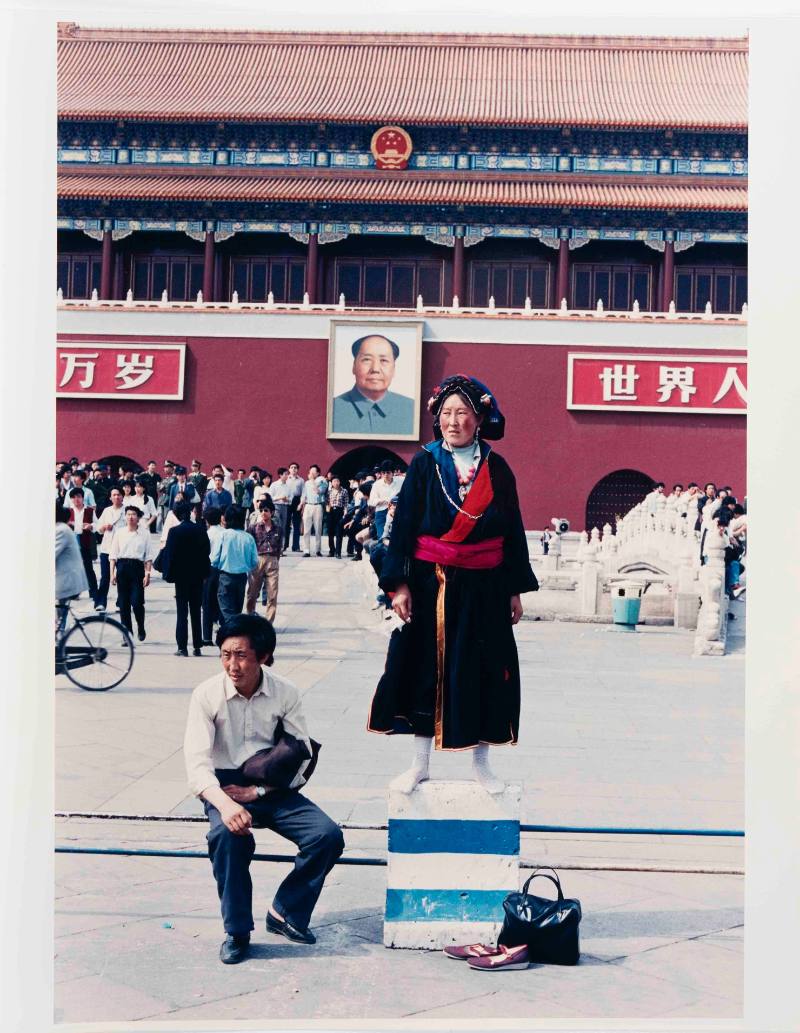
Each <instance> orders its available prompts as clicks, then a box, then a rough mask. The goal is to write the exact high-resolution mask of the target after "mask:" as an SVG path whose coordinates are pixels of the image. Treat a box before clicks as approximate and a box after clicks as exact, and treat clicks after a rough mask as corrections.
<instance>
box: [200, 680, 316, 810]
mask: <svg viewBox="0 0 800 1033" xmlns="http://www.w3.org/2000/svg"><path fill="white" fill-rule="evenodd" d="M261 676H262V680H261V685H260V686H259V688H258V689H256V691H255V692H254V693H253V695H252V696H251V697H250V699H246V698H245V697H244V696H242V695H240V694H239V692H237V690H236V686H235V685H234V684H233V682H232V681H231V680H230V678H229V677H228V676H227V674H225V672H224V671H220V672H219V673H218V674H215V675H214V676H213V678H209V679H208V680H207V681H204V682H202V683H201V684H200V685H198V686H197V688H196V689H195V690H194V692H193V693H192V698H191V701H190V703H189V716H188V719H187V721H186V734H185V736H184V740H183V757H184V761H185V763H186V776H187V779H188V782H189V788H190V790H191V791H192V792H193V793H194V794H195V796H200V794H201V793H203V792H204V791H205V790H206V789H209V788H210V787H211V786H218V785H219V780H218V778H217V776H216V775H215V774H214V769H215V768H226V769H233V768H238V767H241V766H242V764H244V762H245V761H246V760H249V758H250V757H252V756H253V754H255V753H258V751H259V750H263V749H266V748H267V747H268V746H272V745H274V736H275V725H276V724H277V721H278V718H279V717H280V718H281V719H282V721H283V727H284V730H285V731H287V732H288V733H289V735H293V736H294V737H295V739H301V740H302V741H303V742H304V743H305V745H306V749H307V750H308V752H309V756H310V754H311V742H310V740H309V737H308V729H307V728H306V722H305V718H304V717H303V712H302V709H301V706H300V693H299V692H298V690H297V687H296V686H295V685H293V684H292V683H291V682H290V681H287V680H286V679H285V678H281V677H280V676H279V675H277V674H272V673H271V672H270V671H269V669H268V668H266V667H262V668H261ZM307 766H308V761H305V762H304V763H303V764H302V765H301V766H300V770H299V771H298V773H297V774H296V775H295V777H294V778H293V779H292V782H291V786H290V788H292V789H296V788H297V787H298V786H301V785H302V784H303V783H304V782H305V779H304V778H303V774H302V772H303V771H305V769H306V767H307Z"/></svg>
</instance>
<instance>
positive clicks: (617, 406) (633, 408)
mask: <svg viewBox="0 0 800 1033" xmlns="http://www.w3.org/2000/svg"><path fill="white" fill-rule="evenodd" d="M636 358H639V359H641V360H642V361H646V362H672V363H673V364H674V363H675V362H676V361H677V362H682V363H686V364H689V363H691V364H695V363H698V362H730V363H733V364H734V365H737V366H741V365H742V364H744V365H747V355H743V356H742V355H739V356H735V355H674V354H673V355H641V356H640V355H637V353H635V352H600V353H598V352H570V353H569V354H568V355H567V409H571V410H573V411H575V412H661V413H680V414H681V415H688V416H691V415H705V416H709V415H711V416H747V414H748V410H747V408H746V407H745V408H744V409H694V408H691V409H690V408H684V409H678V408H674V407H669V408H667V407H665V406H654V405H625V404H624V403H614V402H609V403H608V404H607V405H579V404H577V403H575V402H573V400H572V388H573V374H572V370H573V362H574V360H575V359H628V360H632V359H636Z"/></svg>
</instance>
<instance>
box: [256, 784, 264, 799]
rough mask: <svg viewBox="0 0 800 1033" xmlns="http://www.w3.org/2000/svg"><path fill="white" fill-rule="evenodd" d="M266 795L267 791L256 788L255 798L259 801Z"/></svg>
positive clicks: (262, 788)
mask: <svg viewBox="0 0 800 1033" xmlns="http://www.w3.org/2000/svg"><path fill="white" fill-rule="evenodd" d="M266 795H267V790H266V789H265V788H264V786H256V796H257V797H258V798H259V800H260V799H261V798H262V797H263V796H266Z"/></svg>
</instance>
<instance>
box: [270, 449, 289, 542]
mask: <svg viewBox="0 0 800 1033" xmlns="http://www.w3.org/2000/svg"><path fill="white" fill-rule="evenodd" d="M288 481H289V471H288V470H287V468H286V467H285V466H279V467H278V479H277V481H273V483H272V484H271V485H270V486H269V493H270V496H271V498H272V501H273V502H274V503H275V523H276V525H277V526H278V528H279V529H280V532H281V534H282V535H283V547H284V549H285V548H286V546H287V544H288V542H289V536H288V530H289V525H290V523H291V517H290V514H291V506H292V496H293V490H292V489H291V488H290V487H289V484H288Z"/></svg>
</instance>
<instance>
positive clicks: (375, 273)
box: [364, 262, 389, 308]
mask: <svg viewBox="0 0 800 1033" xmlns="http://www.w3.org/2000/svg"><path fill="white" fill-rule="evenodd" d="M388 284H389V264H388V262H365V263H364V304H365V305H369V306H371V307H373V308H385V307H386V302H387V297H386V294H387V288H388Z"/></svg>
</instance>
